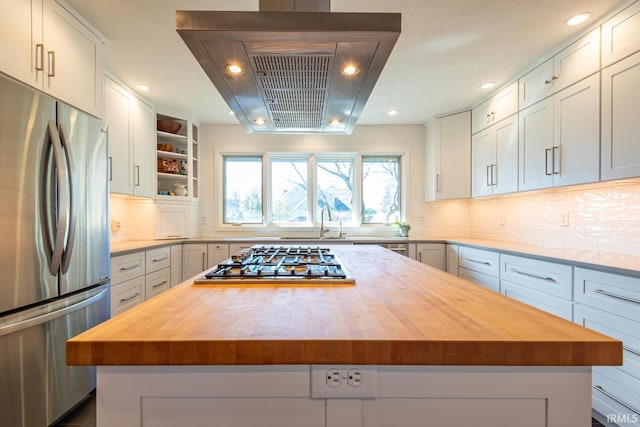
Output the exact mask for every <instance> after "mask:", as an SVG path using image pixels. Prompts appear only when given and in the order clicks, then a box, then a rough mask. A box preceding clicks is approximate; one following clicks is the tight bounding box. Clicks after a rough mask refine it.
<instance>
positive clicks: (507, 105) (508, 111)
mask: <svg viewBox="0 0 640 427" xmlns="http://www.w3.org/2000/svg"><path fill="white" fill-rule="evenodd" d="M517 112H518V82H513V83H511V84H510V85H509V86H507V87H505V88H504V89H501V90H500V91H499V92H497V93H496V94H495V95H493V96H492V97H491V98H489V99H488V100H486V101H484V102H483V103H482V104H480V105H478V106H477V107H475V108H474V109H473V111H472V123H473V125H472V133H477V132H480V131H481V130H482V129H485V128H487V127H489V126H491V125H493V124H495V123H498V122H499V121H501V120H503V119H506V118H507V117H509V116H510V115H512V114H515V113H517Z"/></svg>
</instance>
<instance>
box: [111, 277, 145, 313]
mask: <svg viewBox="0 0 640 427" xmlns="http://www.w3.org/2000/svg"><path fill="white" fill-rule="evenodd" d="M144 293H145V278H144V276H140V277H136V278H135V279H131V280H127V281H126V282H123V283H118V284H116V285H114V284H113V283H112V284H111V317H113V316H115V315H117V314H120V313H122V312H123V311H125V310H128V309H130V308H131V307H134V306H136V305H138V304H140V303H141V302H143V301H144Z"/></svg>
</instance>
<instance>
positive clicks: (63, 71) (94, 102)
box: [42, 0, 103, 117]
mask: <svg viewBox="0 0 640 427" xmlns="http://www.w3.org/2000/svg"><path fill="white" fill-rule="evenodd" d="M43 10H44V13H43V19H42V25H43V30H42V32H43V35H44V40H45V42H44V49H45V52H44V68H45V75H46V77H45V79H44V90H45V92H48V93H50V94H51V95H53V96H54V97H56V98H59V99H62V100H63V101H65V102H67V103H69V104H71V105H73V106H74V107H77V108H79V109H81V110H84V111H86V112H87V113H89V114H93V115H94V116H96V117H102V84H103V77H102V76H103V66H102V52H103V48H102V42H101V41H100V39H99V38H98V37H97V36H96V35H95V34H93V33H92V32H91V31H90V30H89V29H88V28H87V27H85V26H84V25H83V24H82V23H81V22H80V21H79V20H78V19H76V18H75V17H74V16H73V15H71V14H70V13H69V12H68V11H67V10H66V9H65V8H63V7H62V6H61V5H60V4H58V3H57V2H56V1H55V0H44V7H43Z"/></svg>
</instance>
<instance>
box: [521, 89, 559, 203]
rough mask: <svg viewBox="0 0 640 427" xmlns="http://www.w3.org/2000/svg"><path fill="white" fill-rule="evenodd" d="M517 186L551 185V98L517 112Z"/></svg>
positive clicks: (527, 188) (542, 186)
mask: <svg viewBox="0 0 640 427" xmlns="http://www.w3.org/2000/svg"><path fill="white" fill-rule="evenodd" d="M519 133H520V137H519V140H518V144H519V153H518V157H519V159H520V160H519V162H518V166H519V171H518V175H519V176H520V179H519V181H520V182H519V189H520V191H523V190H535V189H538V188H548V187H551V186H552V184H553V175H552V170H551V168H552V166H553V165H551V164H550V161H551V158H552V154H553V153H552V151H553V98H548V99H546V100H544V101H541V102H538V103H537V104H535V105H532V106H531V107H529V108H527V109H525V110H523V111H521V112H520V126H519Z"/></svg>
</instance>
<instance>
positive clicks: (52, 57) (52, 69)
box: [47, 50, 56, 77]
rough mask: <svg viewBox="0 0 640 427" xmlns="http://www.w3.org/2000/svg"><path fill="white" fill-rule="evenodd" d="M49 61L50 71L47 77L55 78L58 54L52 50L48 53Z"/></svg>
mask: <svg viewBox="0 0 640 427" xmlns="http://www.w3.org/2000/svg"><path fill="white" fill-rule="evenodd" d="M47 59H48V61H49V64H48V65H49V71H48V72H47V77H55V76H56V52H55V51H53V50H50V51H49V52H47Z"/></svg>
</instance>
